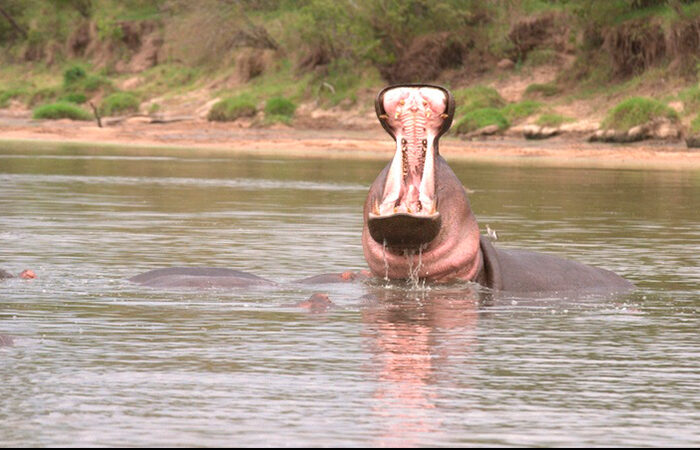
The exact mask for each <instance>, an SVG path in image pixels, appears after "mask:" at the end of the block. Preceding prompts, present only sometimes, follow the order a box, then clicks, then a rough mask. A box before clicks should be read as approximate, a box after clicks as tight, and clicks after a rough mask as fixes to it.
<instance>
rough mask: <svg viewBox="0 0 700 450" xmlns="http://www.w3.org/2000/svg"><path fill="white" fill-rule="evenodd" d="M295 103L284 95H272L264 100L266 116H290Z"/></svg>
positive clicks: (295, 106) (294, 108)
mask: <svg viewBox="0 0 700 450" xmlns="http://www.w3.org/2000/svg"><path fill="white" fill-rule="evenodd" d="M296 109H297V105H296V104H295V103H294V102H292V101H291V100H289V99H286V98H284V97H273V98H271V99H269V100H268V101H267V102H265V115H266V116H281V117H288V118H291V117H292V116H293V115H294V111H296Z"/></svg>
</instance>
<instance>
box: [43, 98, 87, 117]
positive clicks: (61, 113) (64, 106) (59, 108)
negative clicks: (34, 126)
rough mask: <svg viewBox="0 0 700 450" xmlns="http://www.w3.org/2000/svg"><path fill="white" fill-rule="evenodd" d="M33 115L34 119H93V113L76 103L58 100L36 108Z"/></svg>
mask: <svg viewBox="0 0 700 450" xmlns="http://www.w3.org/2000/svg"><path fill="white" fill-rule="evenodd" d="M32 117H33V118H34V119H71V120H91V119H92V114H90V113H89V112H87V111H85V110H84V109H83V108H81V107H79V106H78V105H76V104H74V103H68V102H57V103H49V104H47V105H42V106H39V107H37V108H35V109H34V113H33V114H32Z"/></svg>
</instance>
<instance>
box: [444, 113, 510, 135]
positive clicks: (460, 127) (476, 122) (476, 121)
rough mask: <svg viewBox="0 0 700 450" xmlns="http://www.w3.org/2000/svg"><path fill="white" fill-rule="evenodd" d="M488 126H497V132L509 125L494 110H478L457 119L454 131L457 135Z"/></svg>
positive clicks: (501, 115)
mask: <svg viewBox="0 0 700 450" xmlns="http://www.w3.org/2000/svg"><path fill="white" fill-rule="evenodd" d="M489 125H498V129H499V130H505V129H506V128H508V127H509V126H510V123H508V119H506V118H505V117H504V116H503V114H501V112H500V111H499V110H497V109H496V108H480V109H475V110H473V111H469V112H468V113H466V114H465V115H464V116H463V117H462V118H461V119H459V120H458V121H457V123H456V124H455V131H456V132H457V133H459V134H463V133H469V132H472V131H475V130H478V129H479V128H483V127H486V126H489Z"/></svg>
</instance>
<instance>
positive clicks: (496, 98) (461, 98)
mask: <svg viewBox="0 0 700 450" xmlns="http://www.w3.org/2000/svg"><path fill="white" fill-rule="evenodd" d="M453 94H454V97H455V102H456V103H457V108H458V110H461V111H468V110H473V109H480V108H502V107H503V106H505V104H506V101H505V100H504V99H503V97H501V94H499V93H498V91H497V90H496V89H494V88H492V87H488V86H473V87H468V88H464V89H457V90H456V91H454V93H453Z"/></svg>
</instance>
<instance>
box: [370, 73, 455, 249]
mask: <svg viewBox="0 0 700 450" xmlns="http://www.w3.org/2000/svg"><path fill="white" fill-rule="evenodd" d="M451 104H452V102H451V96H450V94H449V93H448V92H447V91H446V90H444V89H442V88H439V87H436V86H428V85H405V86H393V87H390V88H387V89H385V90H383V91H382V92H380V94H379V95H378V97H377V102H376V108H377V115H378V117H379V120H380V122H381V123H382V125H383V126H384V128H385V129H386V130H387V132H389V134H390V135H391V136H392V137H393V138H394V140H395V141H396V151H395V153H394V158H393V159H392V162H391V164H390V166H389V171H388V172H387V173H386V178H385V180H384V183H383V186H382V187H383V189H382V190H381V192H380V193H379V195H376V196H375V197H374V199H373V200H372V202H371V210H370V212H369V216H368V226H369V231H370V234H371V235H372V238H373V239H374V240H376V241H377V242H379V243H382V244H384V243H386V244H387V245H389V246H390V247H393V248H403V249H417V248H419V247H421V246H424V245H425V244H427V243H429V242H430V241H432V240H433V239H435V237H436V236H437V233H438V231H439V229H440V222H441V220H440V214H439V212H438V210H437V206H438V205H437V200H436V196H435V163H436V158H437V153H438V147H437V142H438V139H439V137H440V135H441V134H442V133H444V132H445V130H446V128H445V124H446V122H449V121H450V120H451V116H452V113H453V111H452V108H451V107H450V106H451ZM448 119H449V120H448ZM448 126H449V123H448Z"/></svg>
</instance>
